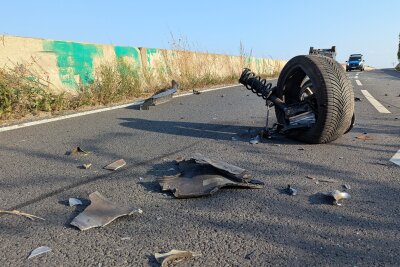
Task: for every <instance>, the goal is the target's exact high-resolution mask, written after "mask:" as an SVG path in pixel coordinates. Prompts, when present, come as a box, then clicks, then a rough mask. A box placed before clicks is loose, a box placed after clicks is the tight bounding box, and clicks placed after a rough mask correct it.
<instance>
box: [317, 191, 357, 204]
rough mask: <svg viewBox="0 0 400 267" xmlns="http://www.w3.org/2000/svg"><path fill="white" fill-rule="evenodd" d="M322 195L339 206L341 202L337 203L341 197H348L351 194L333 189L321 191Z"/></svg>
mask: <svg viewBox="0 0 400 267" xmlns="http://www.w3.org/2000/svg"><path fill="white" fill-rule="evenodd" d="M321 194H322V195H324V196H325V197H327V198H328V199H329V201H332V204H333V205H337V206H341V205H342V204H341V203H339V201H341V200H342V199H350V198H351V196H350V194H349V193H347V192H341V191H339V190H334V191H332V192H322V193H321Z"/></svg>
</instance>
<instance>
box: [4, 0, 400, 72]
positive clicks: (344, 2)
mask: <svg viewBox="0 0 400 267" xmlns="http://www.w3.org/2000/svg"><path fill="white" fill-rule="evenodd" d="M399 33H400V1H399V0H379V1H378V0H375V1H372V0H363V1H361V0H351V1H350V0H335V1H333V0H330V1H326V0H300V1H297V0H274V1H272V0H264V1H263V0H253V1H236V0H220V1H218V0H201V1H200V0H197V1H195V0H192V1H188V0H187V1H184V0H181V1H179V0H165V1H161V0H157V1H151V0H148V1H129V0H126V1H123V0H113V1H110V0H109V1H105V0H97V1H94V0H65V1H61V0H35V1H22V0H13V1H3V3H2V4H1V16H0V34H6V35H16V36H23V37H39V38H46V39H55V40H70V41H77V42H87V43H99V44H114V45H124V46H134V47H147V48H166V49H171V48H174V47H176V44H178V46H180V47H183V48H185V49H190V50H193V51H202V52H209V53H218V54H229V55H239V54H240V51H241V47H242V49H244V51H245V53H246V54H248V55H252V56H256V57H269V58H271V57H272V58H275V59H284V60H289V59H290V58H292V57H294V56H296V55H300V54H307V53H308V51H309V48H310V46H313V47H315V48H330V47H331V46H333V45H335V46H336V49H337V58H336V59H337V60H338V61H339V62H344V61H345V60H347V59H348V56H349V55H350V54H358V53H361V54H363V55H364V56H365V61H366V64H368V65H371V66H374V67H377V68H388V67H393V65H394V64H397V62H398V60H397V50H398V44H399ZM174 43H175V45H173V44H174Z"/></svg>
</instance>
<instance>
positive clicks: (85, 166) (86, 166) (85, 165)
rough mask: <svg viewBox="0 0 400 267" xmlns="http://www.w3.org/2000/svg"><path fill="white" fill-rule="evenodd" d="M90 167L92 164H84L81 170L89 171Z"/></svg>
mask: <svg viewBox="0 0 400 267" xmlns="http://www.w3.org/2000/svg"><path fill="white" fill-rule="evenodd" d="M91 167H92V163H86V164H83V165H82V168H84V169H90V168H91Z"/></svg>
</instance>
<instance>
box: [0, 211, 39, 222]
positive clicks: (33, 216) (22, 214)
mask: <svg viewBox="0 0 400 267" xmlns="http://www.w3.org/2000/svg"><path fill="white" fill-rule="evenodd" d="M1 213H4V214H12V215H17V216H22V217H26V218H28V219H30V220H32V221H34V220H35V219H39V220H43V221H44V220H45V219H43V218H42V217H39V216H35V215H32V214H29V213H25V212H21V211H18V210H0V214H1Z"/></svg>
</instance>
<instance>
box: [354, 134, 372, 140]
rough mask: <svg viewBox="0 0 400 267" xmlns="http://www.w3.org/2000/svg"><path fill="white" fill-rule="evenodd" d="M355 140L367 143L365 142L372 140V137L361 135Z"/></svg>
mask: <svg viewBox="0 0 400 267" xmlns="http://www.w3.org/2000/svg"><path fill="white" fill-rule="evenodd" d="M356 138H357V139H360V140H363V141H367V140H374V138H373V137H371V136H369V135H366V134H361V135H359V136H357V137H356Z"/></svg>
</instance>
